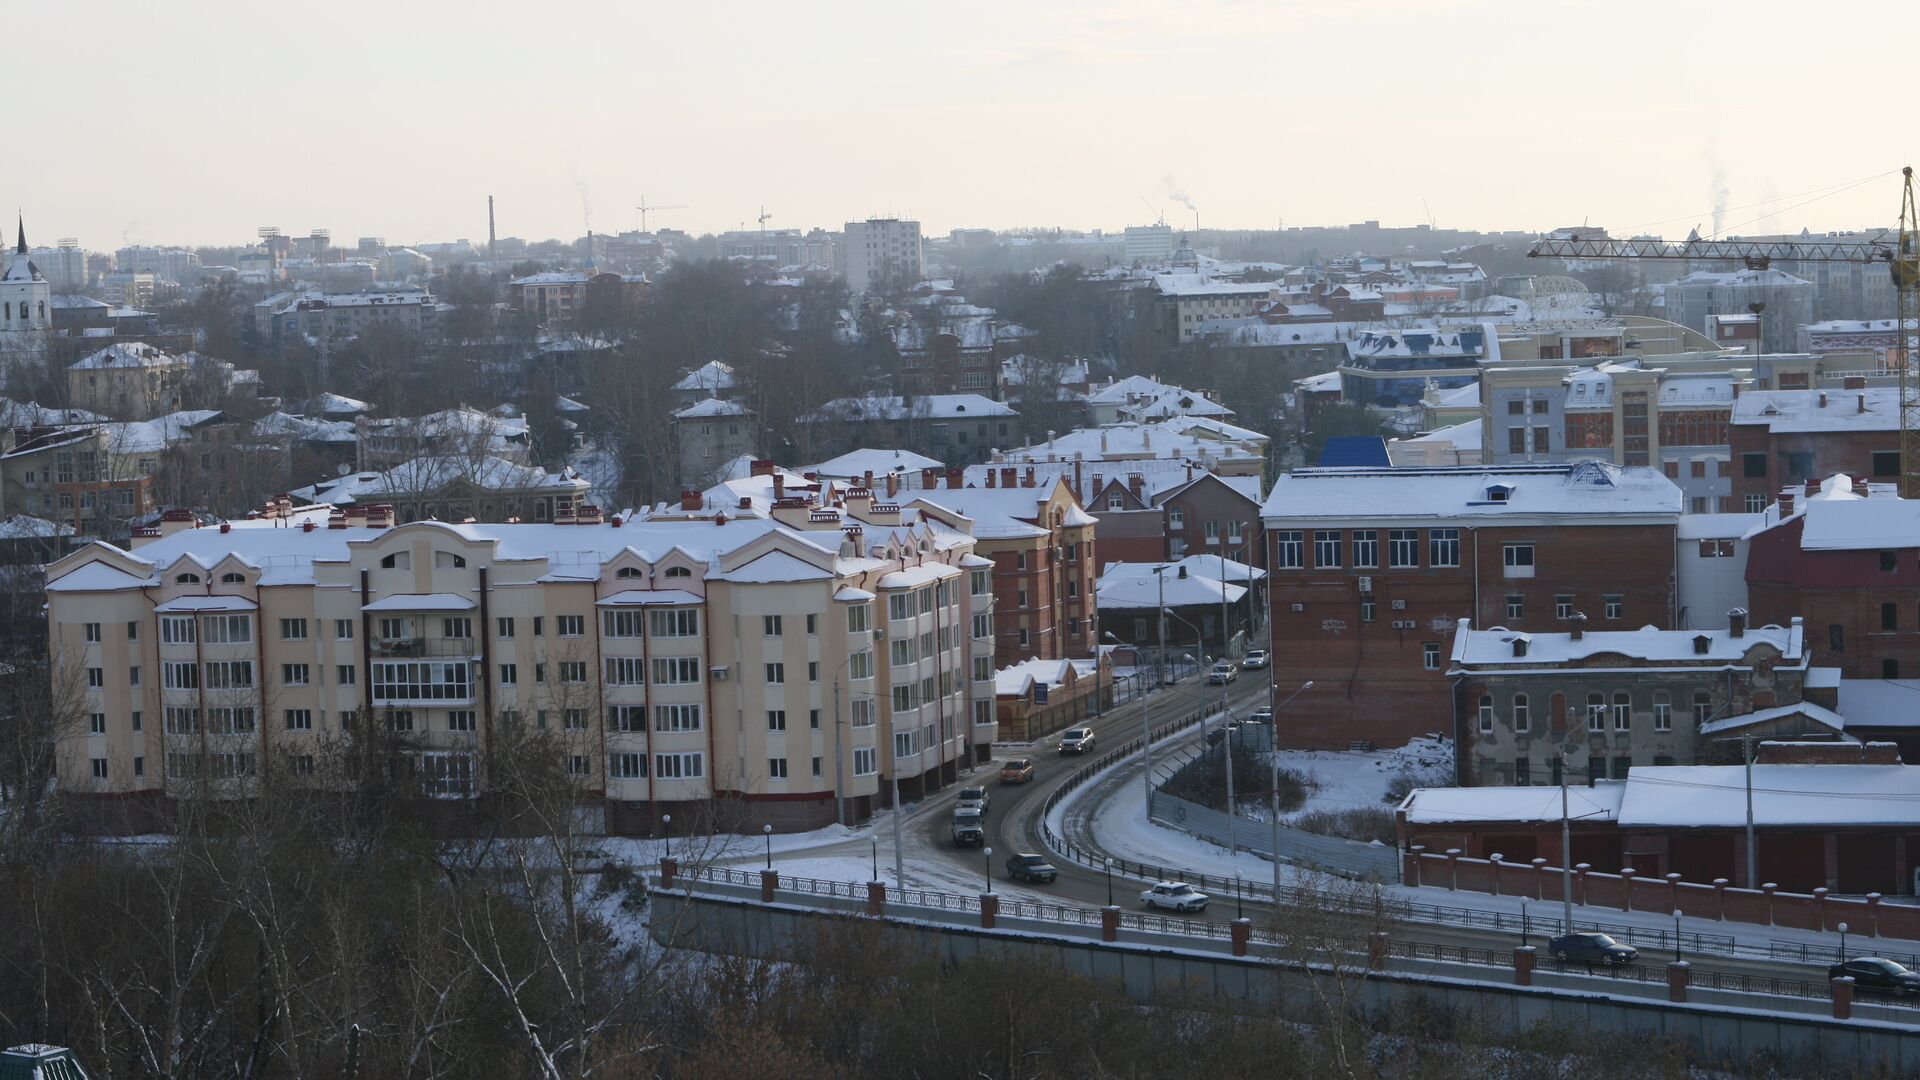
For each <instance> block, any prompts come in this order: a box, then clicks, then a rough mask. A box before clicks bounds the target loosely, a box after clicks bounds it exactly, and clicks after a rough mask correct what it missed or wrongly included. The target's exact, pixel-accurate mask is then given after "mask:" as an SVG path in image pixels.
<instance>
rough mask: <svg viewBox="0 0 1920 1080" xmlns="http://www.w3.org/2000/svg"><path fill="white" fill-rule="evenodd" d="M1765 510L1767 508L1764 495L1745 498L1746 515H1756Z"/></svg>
mask: <svg viewBox="0 0 1920 1080" xmlns="http://www.w3.org/2000/svg"><path fill="white" fill-rule="evenodd" d="M1766 508H1767V497H1766V496H1765V495H1748V496H1747V499H1746V509H1747V513H1749V514H1758V513H1760V512H1761V511H1763V510H1765V509H1766Z"/></svg>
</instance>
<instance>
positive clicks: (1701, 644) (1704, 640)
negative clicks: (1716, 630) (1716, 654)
mask: <svg viewBox="0 0 1920 1080" xmlns="http://www.w3.org/2000/svg"><path fill="white" fill-rule="evenodd" d="M1712 647H1713V639H1712V638H1710V637H1708V636H1707V635H1705V634H1696V635H1695V636H1694V639H1693V653H1694V655H1695V656H1705V655H1707V650H1708V649H1711V648H1712Z"/></svg>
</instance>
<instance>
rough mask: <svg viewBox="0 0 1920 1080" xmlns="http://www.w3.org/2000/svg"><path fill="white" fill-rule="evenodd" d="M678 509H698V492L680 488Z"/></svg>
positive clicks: (689, 510)
mask: <svg viewBox="0 0 1920 1080" xmlns="http://www.w3.org/2000/svg"><path fill="white" fill-rule="evenodd" d="M680 509H681V510H683V511H688V512H691V511H694V510H698V509H700V493H699V492H697V491H689V490H682V491H681V492H680Z"/></svg>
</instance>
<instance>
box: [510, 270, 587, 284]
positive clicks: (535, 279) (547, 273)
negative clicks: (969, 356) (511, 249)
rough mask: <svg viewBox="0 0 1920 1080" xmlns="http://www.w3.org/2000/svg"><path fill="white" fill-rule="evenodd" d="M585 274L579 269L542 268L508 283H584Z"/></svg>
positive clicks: (585, 281)
mask: <svg viewBox="0 0 1920 1080" xmlns="http://www.w3.org/2000/svg"><path fill="white" fill-rule="evenodd" d="M586 283H587V275H586V274H585V273H583V272H581V271H579V270H543V271H541V272H540V273H537V274H528V275H527V276H526V277H518V278H514V279H513V280H512V281H510V282H508V284H509V285H585V284H586Z"/></svg>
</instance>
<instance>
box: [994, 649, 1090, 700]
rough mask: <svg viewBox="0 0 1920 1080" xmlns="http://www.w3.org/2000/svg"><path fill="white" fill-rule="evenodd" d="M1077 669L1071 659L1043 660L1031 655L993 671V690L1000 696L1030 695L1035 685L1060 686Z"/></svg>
mask: <svg viewBox="0 0 1920 1080" xmlns="http://www.w3.org/2000/svg"><path fill="white" fill-rule="evenodd" d="M1073 670H1075V669H1074V665H1073V661H1071V660H1042V659H1040V658H1039V657H1037V656H1036V657H1031V658H1029V659H1026V660H1022V661H1020V662H1019V663H1017V664H1013V665H1010V666H1008V667H1003V668H1000V669H999V670H997V671H995V672H994V673H993V692H994V694H995V695H996V696H998V697H1030V696H1031V695H1032V693H1033V685H1034V684H1035V683H1039V684H1041V685H1043V686H1059V685H1061V684H1062V683H1065V682H1066V681H1067V674H1068V673H1069V672H1071V671H1073Z"/></svg>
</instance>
